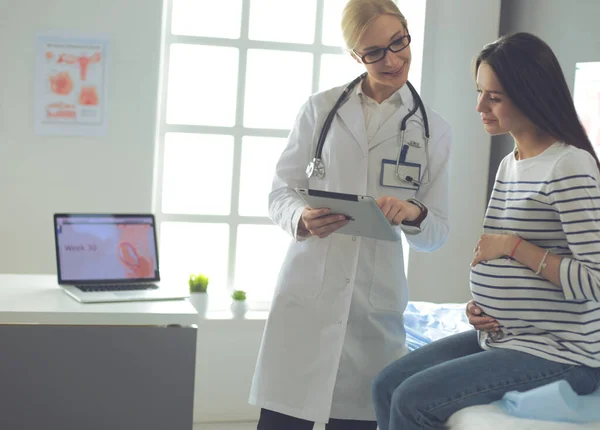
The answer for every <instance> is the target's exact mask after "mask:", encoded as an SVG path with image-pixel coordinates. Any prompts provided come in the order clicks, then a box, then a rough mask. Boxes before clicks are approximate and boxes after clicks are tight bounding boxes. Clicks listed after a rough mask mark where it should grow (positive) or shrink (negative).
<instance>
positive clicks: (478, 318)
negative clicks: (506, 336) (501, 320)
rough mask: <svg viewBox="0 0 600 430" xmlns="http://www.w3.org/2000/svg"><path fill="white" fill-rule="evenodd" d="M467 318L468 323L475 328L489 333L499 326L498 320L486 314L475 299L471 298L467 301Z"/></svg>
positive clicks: (496, 329) (498, 328)
mask: <svg viewBox="0 0 600 430" xmlns="http://www.w3.org/2000/svg"><path fill="white" fill-rule="evenodd" d="M466 313H467V318H468V319H469V324H471V325H472V326H473V327H475V329H476V330H483V331H487V332H489V333H493V332H497V331H499V330H500V326H499V324H498V321H496V320H495V319H494V318H492V317H490V316H487V315H486V314H485V313H484V312H483V311H482V310H481V308H480V307H479V306H477V303H475V300H471V301H470V302H469V303H467V311H466Z"/></svg>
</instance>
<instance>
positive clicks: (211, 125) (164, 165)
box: [155, 0, 425, 306]
mask: <svg viewBox="0 0 600 430" xmlns="http://www.w3.org/2000/svg"><path fill="white" fill-rule="evenodd" d="M345 2H346V1H345V0H301V1H292V0H219V1H203V0H202V1H201V0H167V2H166V3H167V4H166V5H165V28H164V34H165V37H164V50H163V56H162V62H163V69H162V80H161V81H162V84H161V104H160V106H161V111H160V123H159V144H158V156H157V175H156V192H155V200H156V205H155V206H156V213H157V219H158V221H159V225H160V251H161V271H162V274H163V278H164V279H168V280H170V281H172V282H177V283H185V282H186V281H187V278H188V276H189V274H190V273H195V272H203V273H205V274H207V275H208V276H209V277H210V279H211V280H210V289H211V291H215V290H216V291H219V292H222V293H226V292H228V291H230V290H232V289H242V290H245V291H247V292H248V299H249V301H250V302H251V303H254V304H255V306H256V305H259V306H260V305H261V304H262V305H263V306H264V305H266V304H268V302H269V301H270V299H271V296H272V294H273V288H274V284H275V280H276V277H277V273H278V271H279V267H280V265H281V263H282V260H283V257H284V254H285V250H286V248H287V246H288V244H289V240H290V239H289V238H288V237H287V236H286V235H285V234H284V233H283V232H282V231H281V229H280V228H279V227H278V226H275V225H273V224H272V222H271V221H270V220H269V218H268V217H267V198H268V193H269V191H270V187H271V180H272V177H273V173H274V169H275V163H276V161H277V159H278V157H279V155H280V154H281V151H282V150H283V148H284V145H285V142H286V137H287V135H288V134H289V131H290V128H291V127H292V125H293V123H294V120H295V117H296V114H297V111H298V109H299V108H300V106H301V104H302V103H304V101H305V100H306V99H307V97H308V96H309V95H310V94H311V93H313V92H316V91H319V90H322V89H326V88H329V87H332V86H336V85H343V84H345V83H347V82H349V81H350V80H352V79H353V78H354V77H356V76H358V75H359V74H360V73H362V72H363V71H364V69H363V67H362V66H361V65H359V64H357V63H356V62H355V61H354V60H352V59H351V57H350V56H349V55H348V54H347V53H346V52H344V50H343V49H342V48H341V47H342V46H343V41H342V37H341V30H340V17H341V11H342V8H343V6H344V4H345ZM399 3H400V5H401V7H402V9H403V12H404V13H405V15H406V16H407V18H408V20H409V28H410V30H411V34H412V35H413V45H412V50H413V64H412V66H411V67H412V68H411V81H412V82H413V83H415V84H416V85H417V87H418V86H419V85H420V65H421V57H422V55H421V52H422V40H423V27H424V17H425V15H424V10H425V0H420V1H415V0H410V1H409V0H404V1H400V2H399Z"/></svg>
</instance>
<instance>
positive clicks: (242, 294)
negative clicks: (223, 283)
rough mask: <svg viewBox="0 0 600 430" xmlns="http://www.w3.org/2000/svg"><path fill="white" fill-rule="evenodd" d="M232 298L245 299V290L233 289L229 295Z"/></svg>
mask: <svg viewBox="0 0 600 430" xmlns="http://www.w3.org/2000/svg"><path fill="white" fill-rule="evenodd" d="M231 298H232V299H233V300H246V292H245V291H241V290H235V291H234V292H233V294H232V295H231Z"/></svg>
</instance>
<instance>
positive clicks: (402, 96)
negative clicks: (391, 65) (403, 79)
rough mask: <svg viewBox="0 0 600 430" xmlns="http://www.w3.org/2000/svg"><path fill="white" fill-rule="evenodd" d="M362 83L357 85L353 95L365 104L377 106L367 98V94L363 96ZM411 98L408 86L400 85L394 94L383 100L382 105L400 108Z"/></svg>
mask: <svg viewBox="0 0 600 430" xmlns="http://www.w3.org/2000/svg"><path fill="white" fill-rule="evenodd" d="M363 82H364V80H363V81H362V82H361V83H360V85H357V86H356V87H355V89H354V91H355V93H356V94H358V96H359V97H360V99H361V100H363V101H365V102H368V103H372V104H379V103H377V102H376V101H375V100H373V99H372V98H371V97H369V96H368V95H367V94H365V92H364V91H363V88H362V86H363ZM411 98H412V96H411V94H410V89H409V88H408V85H406V84H404V85H402V87H401V88H399V89H398V90H396V91H395V92H394V93H392V95H391V96H389V97H388V98H387V99H385V100H384V101H383V102H382V103H391V104H393V105H395V106H396V107H400V106H402V105H403V104H404V103H405V101H407V100H411Z"/></svg>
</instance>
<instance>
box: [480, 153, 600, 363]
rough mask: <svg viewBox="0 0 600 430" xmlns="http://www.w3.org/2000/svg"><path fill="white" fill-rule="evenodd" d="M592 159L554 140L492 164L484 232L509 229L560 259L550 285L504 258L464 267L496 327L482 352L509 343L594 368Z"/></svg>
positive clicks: (597, 210)
mask: <svg viewBox="0 0 600 430" xmlns="http://www.w3.org/2000/svg"><path fill="white" fill-rule="evenodd" d="M599 176H600V174H599V172H598V168H597V166H596V162H595V160H594V158H593V157H592V156H591V155H590V154H589V153H588V152H586V151H584V150H581V149H578V148H575V147H572V146H569V145H566V144H563V143H555V144H554V145H552V146H551V147H550V148H548V149H547V150H546V151H544V152H543V153H541V154H540V155H538V156H536V157H532V158H527V159H525V160H520V161H518V160H516V159H515V156H514V154H512V153H511V154H509V155H508V156H507V157H506V158H504V160H502V163H501V164H500V167H499V169H498V173H497V176H496V183H495V185H494V190H493V193H492V196H491V198H490V201H489V204H488V208H487V212H486V215H485V221H484V231H485V233H490V234H492V233H495V234H498V233H516V234H517V235H519V236H521V237H522V238H523V239H524V240H527V241H528V242H531V243H533V244H534V245H537V246H539V247H541V248H543V249H546V250H548V251H549V252H551V253H552V254H556V255H559V256H561V257H562V261H561V263H560V282H561V285H562V287H557V286H556V285H554V284H553V283H551V282H550V281H547V280H546V279H544V278H543V277H541V276H538V275H536V274H535V271H533V270H531V269H529V268H528V267H526V266H524V265H523V264H521V263H519V262H518V261H516V260H513V259H510V258H508V257H504V258H500V259H496V260H490V261H487V262H482V263H480V264H478V265H476V266H475V267H473V268H472V270H471V292H472V295H473V298H474V299H475V301H476V302H477V304H478V305H479V306H480V307H481V309H482V310H483V311H484V312H486V313H487V314H488V315H489V316H491V317H493V318H495V319H496V320H497V321H498V323H499V324H500V328H501V332H500V333H499V334H498V335H497V336H496V335H493V336H490V335H488V334H487V333H484V332H481V333H480V342H481V346H482V347H483V348H484V349H490V348H508V349H514V350H519V351H523V352H527V353H530V354H533V355H536V356H538V357H542V358H545V359H548V360H552V361H557V362H561V363H571V364H577V365H586V366H590V367H600V184H599V182H598V179H599Z"/></svg>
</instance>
